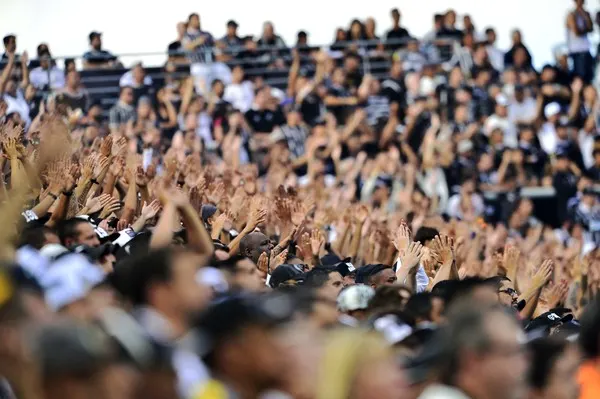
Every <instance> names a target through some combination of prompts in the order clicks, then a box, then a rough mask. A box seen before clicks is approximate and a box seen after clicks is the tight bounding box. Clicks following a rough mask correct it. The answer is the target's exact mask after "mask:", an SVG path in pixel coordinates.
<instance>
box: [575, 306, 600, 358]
mask: <svg viewBox="0 0 600 399" xmlns="http://www.w3.org/2000/svg"><path fill="white" fill-rule="evenodd" d="M579 322H580V324H581V330H580V331H579V346H580V348H581V351H582V352H583V355H584V356H585V357H586V358H587V359H598V358H599V357H600V298H598V297H596V298H595V299H594V300H592V301H591V302H590V303H588V304H587V306H586V307H585V309H584V310H583V314H582V315H581V318H580V320H579Z"/></svg>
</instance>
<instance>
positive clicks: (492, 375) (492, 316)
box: [432, 300, 526, 399]
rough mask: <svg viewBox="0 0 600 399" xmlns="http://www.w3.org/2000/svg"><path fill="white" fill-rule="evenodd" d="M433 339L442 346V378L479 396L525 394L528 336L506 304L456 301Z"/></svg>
mask: <svg viewBox="0 0 600 399" xmlns="http://www.w3.org/2000/svg"><path fill="white" fill-rule="evenodd" d="M433 339H434V341H432V342H439V343H440V345H441V356H440V360H439V362H438V367H439V369H438V372H439V378H440V382H441V383H443V384H447V385H452V386H456V387H458V388H459V389H461V390H462V391H463V392H468V393H469V395H470V396H471V397H475V398H478V397H485V398H491V399H496V398H497V399H501V398H513V397H521V396H520V395H522V394H523V393H524V389H525V384H524V383H525V374H526V361H525V352H524V350H523V347H522V345H523V343H524V339H525V337H524V336H523V333H522V331H521V328H520V326H519V325H518V323H517V321H516V320H515V319H514V317H513V316H512V315H510V314H509V313H507V312H506V310H505V309H503V308H498V307H489V306H485V305H483V306H482V305H481V304H478V303H473V302H472V301H471V300H469V301H464V302H462V303H457V304H455V305H454V306H453V308H452V309H451V310H450V312H449V314H448V322H447V324H446V326H444V327H443V328H442V329H441V330H439V331H438V333H437V336H436V337H434V338H433Z"/></svg>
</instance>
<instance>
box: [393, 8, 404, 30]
mask: <svg viewBox="0 0 600 399" xmlns="http://www.w3.org/2000/svg"><path fill="white" fill-rule="evenodd" d="M390 14H391V16H392V23H393V24H394V27H398V26H400V18H401V17H402V14H400V10H398V9H397V8H393V9H392V11H391V13H390Z"/></svg>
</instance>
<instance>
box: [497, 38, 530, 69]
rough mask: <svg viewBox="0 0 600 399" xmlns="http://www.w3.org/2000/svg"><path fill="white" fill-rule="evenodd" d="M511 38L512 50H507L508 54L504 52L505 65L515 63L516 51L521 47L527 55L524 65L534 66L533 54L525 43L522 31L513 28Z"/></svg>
mask: <svg viewBox="0 0 600 399" xmlns="http://www.w3.org/2000/svg"><path fill="white" fill-rule="evenodd" d="M511 39H512V46H511V48H510V50H508V51H507V52H506V54H504V65H505V66H510V65H515V56H516V53H517V51H518V50H519V49H521V50H522V51H523V54H524V56H525V63H524V66H526V67H529V68H533V60H532V59H531V54H530V53H529V50H528V49H527V47H526V46H525V44H523V41H522V37H521V31H520V30H518V29H515V30H513V32H512V34H511Z"/></svg>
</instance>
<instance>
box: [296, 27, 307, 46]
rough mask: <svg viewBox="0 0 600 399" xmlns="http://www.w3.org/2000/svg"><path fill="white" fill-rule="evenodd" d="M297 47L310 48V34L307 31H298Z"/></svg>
mask: <svg viewBox="0 0 600 399" xmlns="http://www.w3.org/2000/svg"><path fill="white" fill-rule="evenodd" d="M296 46H308V34H307V33H306V31H303V30H301V31H298V34H297V35H296Z"/></svg>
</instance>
